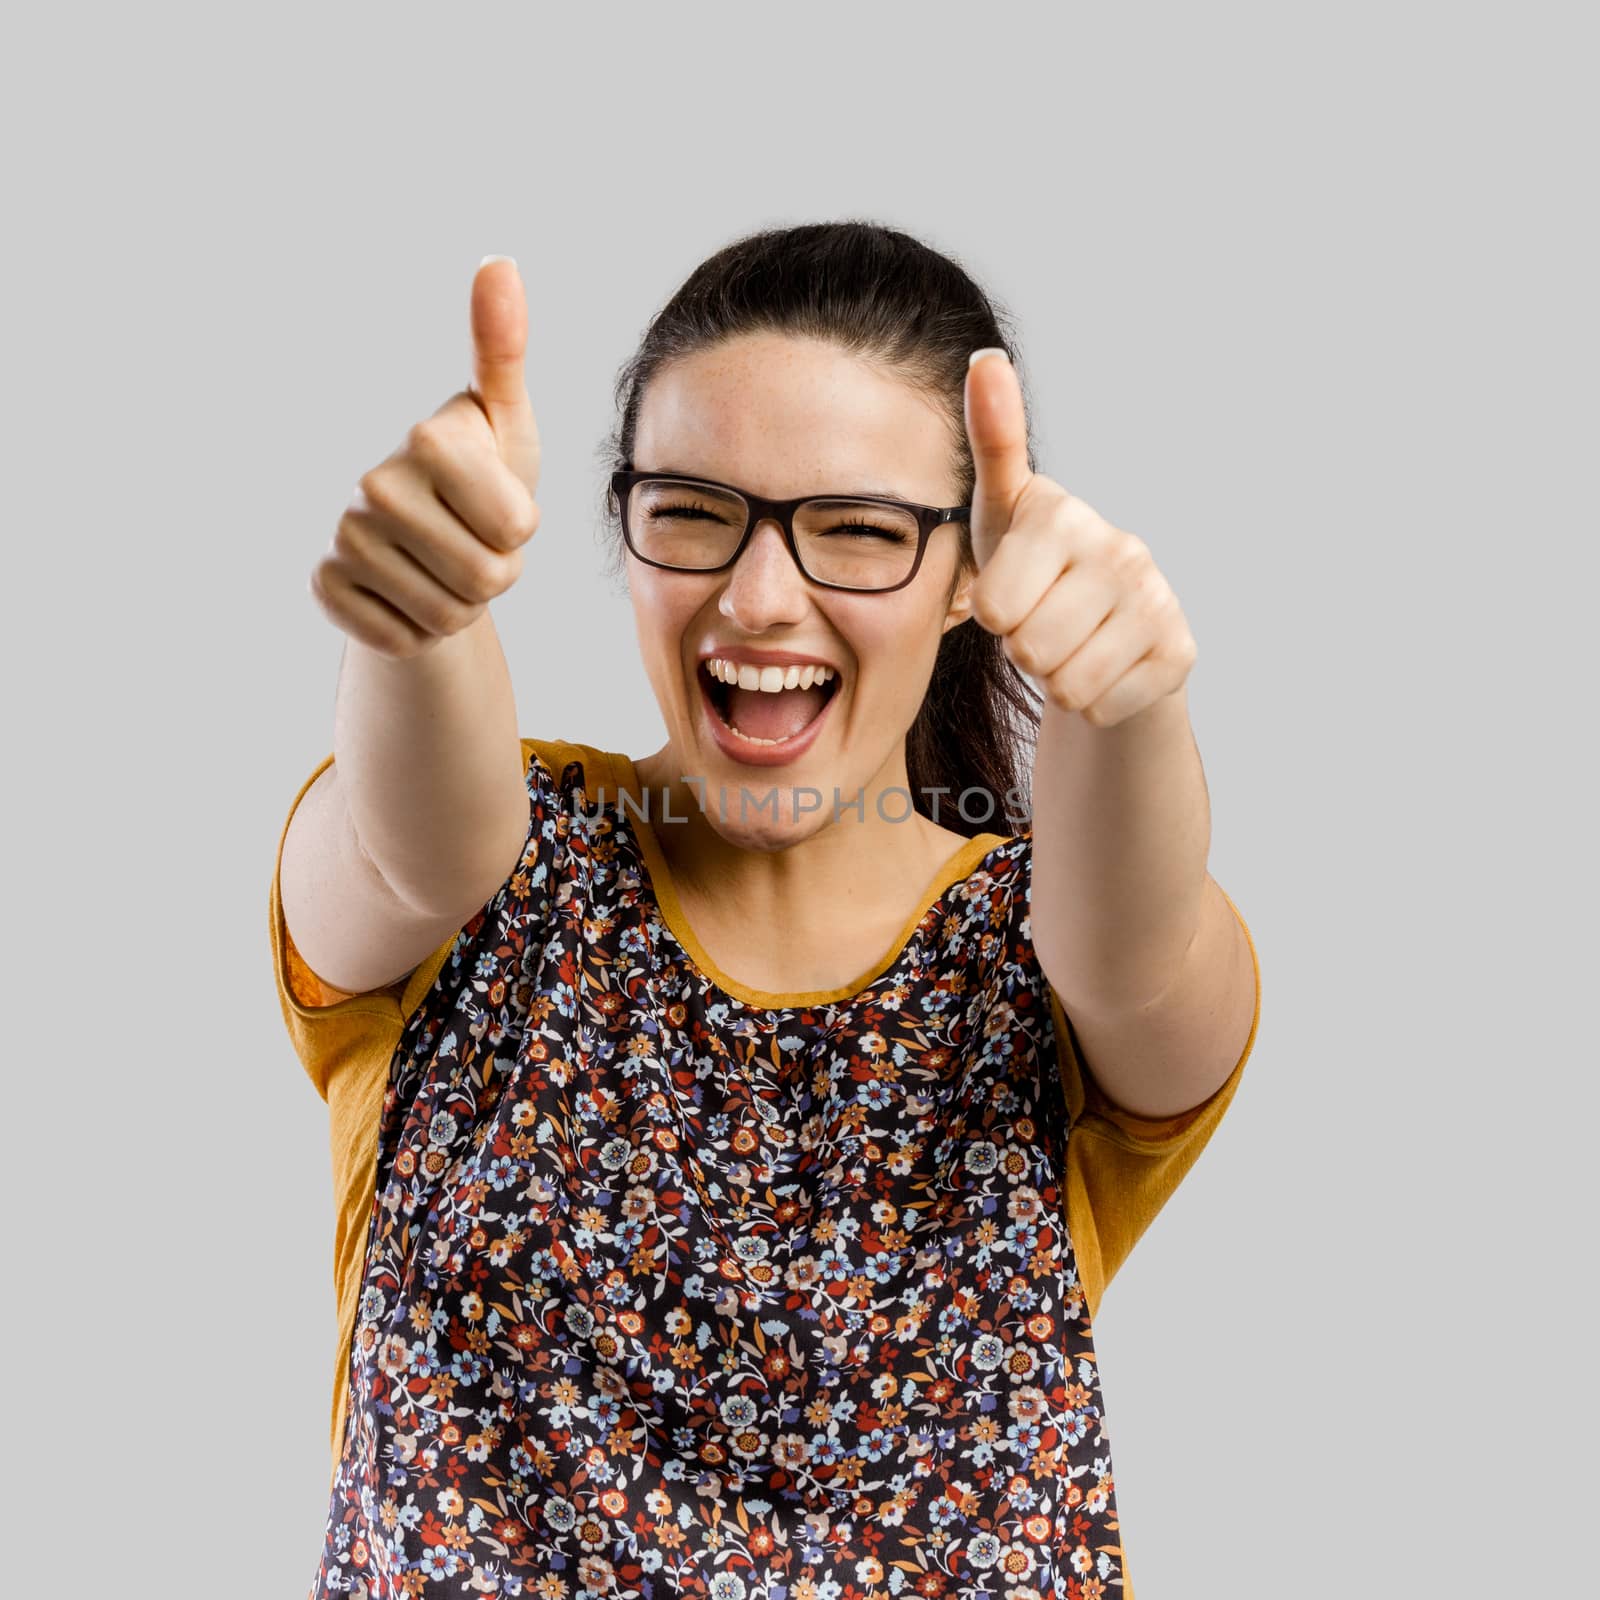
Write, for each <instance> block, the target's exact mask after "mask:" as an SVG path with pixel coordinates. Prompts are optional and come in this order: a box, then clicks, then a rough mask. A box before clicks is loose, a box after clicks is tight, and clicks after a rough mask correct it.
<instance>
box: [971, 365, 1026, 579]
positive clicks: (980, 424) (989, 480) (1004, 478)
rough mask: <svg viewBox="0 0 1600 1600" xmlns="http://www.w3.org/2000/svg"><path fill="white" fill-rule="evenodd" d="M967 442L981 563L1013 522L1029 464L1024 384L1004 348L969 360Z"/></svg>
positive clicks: (974, 532) (974, 528)
mask: <svg viewBox="0 0 1600 1600" xmlns="http://www.w3.org/2000/svg"><path fill="white" fill-rule="evenodd" d="M966 407H967V442H968V443H969V444H970V445H971V446H972V464H973V471H974V476H975V480H976V481H975V482H974V484H973V490H972V544H973V553H974V554H975V555H976V556H977V559H978V564H979V566H980V567H981V566H982V565H983V564H984V563H985V562H986V561H987V560H988V559H989V557H990V556H991V555H993V553H994V549H995V546H996V545H997V544H998V543H999V541H1000V539H1001V537H1002V535H1004V533H1005V532H1006V530H1007V529H1008V528H1009V527H1010V526H1011V518H1012V513H1013V510H1014V508H1015V506H1016V503H1017V500H1018V498H1019V497H1020V495H1021V494H1022V491H1023V490H1024V489H1025V488H1027V486H1028V481H1029V479H1031V478H1032V477H1033V471H1032V469H1031V468H1030V467H1029V466H1028V418H1027V414H1026V412H1025V411H1024V409H1023V404H1022V384H1021V383H1020V382H1019V381H1018V378H1017V374H1016V369H1015V368H1014V367H1013V366H1012V365H1011V362H1010V360H1009V359H1008V357H1007V356H1006V353H1005V351H1004V350H998V349H985V350H978V351H975V352H974V353H973V357H972V360H971V361H970V362H969V363H968V366H967V393H966Z"/></svg>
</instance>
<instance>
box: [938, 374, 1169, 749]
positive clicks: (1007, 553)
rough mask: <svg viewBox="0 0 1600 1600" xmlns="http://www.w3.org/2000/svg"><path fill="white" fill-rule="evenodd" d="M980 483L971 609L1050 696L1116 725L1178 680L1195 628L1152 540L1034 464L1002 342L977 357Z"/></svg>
mask: <svg viewBox="0 0 1600 1600" xmlns="http://www.w3.org/2000/svg"><path fill="white" fill-rule="evenodd" d="M966 423H967V439H968V441H969V443H970V444H971V446H972V459H973V462H974V465H975V467H976V471H977V483H976V485H975V487H974V489H973V494H972V544H973V554H974V556H975V557H976V559H977V563H978V576H977V577H976V579H975V580H974V581H973V585H972V591H971V600H972V613H973V616H974V617H975V618H976V619H977V621H978V623H979V624H980V625H981V626H982V627H984V628H987V629H988V630H989V632H990V633H994V634H998V635H1000V637H1001V638H1002V639H1003V640H1004V649H1005V652H1006V655H1007V656H1008V657H1010V659H1011V661H1012V662H1013V663H1014V664H1015V665H1016V667H1017V668H1018V669H1019V670H1020V671H1022V672H1024V673H1026V674H1027V675H1028V676H1029V677H1030V678H1032V679H1034V680H1035V681H1036V682H1037V683H1038V684H1039V686H1040V688H1041V690H1042V691H1043V692H1044V693H1045V695H1046V696H1047V697H1048V699H1049V701H1050V703H1051V704H1052V705H1055V706H1058V707H1060V708H1061V709H1062V710H1063V711H1077V712H1079V713H1081V714H1082V716H1083V719H1084V720H1085V721H1086V722H1088V723H1090V724H1091V725H1092V726H1094V727H1097V728H1109V727H1112V726H1114V725H1115V724H1117V723H1119V722H1125V721H1127V720H1128V719H1129V718H1130V717H1133V716H1136V715H1137V714H1138V713H1139V712H1141V711H1143V710H1144V709H1145V708H1146V707H1147V706H1150V705H1153V704H1154V703H1155V702H1156V701H1158V700H1161V699H1164V698H1165V697H1166V696H1167V695H1170V694H1173V693H1175V692H1176V691H1177V690H1179V689H1180V688H1181V687H1182V686H1183V684H1184V683H1185V681H1186V680H1187V679H1188V676H1189V669H1190V668H1191V667H1192V666H1193V665H1194V661H1195V653H1196V652H1195V641H1194V635H1193V634H1192V633H1190V631H1189V624H1188V622H1187V621H1186V620H1185V619H1184V615H1183V610H1182V608H1181V607H1180V606H1179V604H1178V600H1177V596H1176V595H1174V594H1173V592H1172V589H1171V587H1170V586H1169V585H1168V583H1167V580H1166V579H1165V578H1164V577H1163V576H1162V574H1161V572H1160V571H1159V569H1158V568H1157V567H1156V564H1155V562H1154V560H1153V559H1152V558H1151V554H1150V550H1149V547H1148V546H1147V545H1146V544H1145V543H1144V541H1143V540H1142V539H1139V538H1138V537H1136V536H1135V535H1134V534H1131V533H1125V532H1123V531H1122V529H1120V528H1114V527H1113V526H1112V525H1111V524H1110V523H1109V522H1107V521H1106V519H1105V518H1104V517H1102V516H1101V515H1100V514H1099V512H1097V511H1096V510H1095V509H1094V508H1093V507H1092V506H1090V505H1087V504H1086V503H1085V502H1084V501H1082V500H1080V499H1078V498H1077V496H1076V495H1072V494H1068V492H1067V491H1066V490H1065V489H1063V488H1062V487H1061V485H1060V484H1058V483H1055V482H1052V481H1051V479H1049V478H1046V477H1044V476H1042V475H1041V474H1039V473H1036V472H1033V471H1030V470H1029V467H1028V444H1027V420H1026V415H1025V412H1024V410H1023V404H1022V386H1021V384H1020V383H1019V382H1018V380H1017V375H1016V371H1015V369H1014V368H1013V367H1012V365H1011V363H1010V361H1008V360H1007V359H1006V357H1005V353H1004V351H997V352H993V353H991V352H987V351H980V352H978V354H977V355H976V356H974V358H973V361H972V363H971V365H970V366H969V367H968V369H967V391H966Z"/></svg>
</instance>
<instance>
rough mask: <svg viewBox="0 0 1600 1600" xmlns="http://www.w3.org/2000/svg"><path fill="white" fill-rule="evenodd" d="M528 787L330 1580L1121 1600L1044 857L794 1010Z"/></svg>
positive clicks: (393, 1224)
mask: <svg viewBox="0 0 1600 1600" xmlns="http://www.w3.org/2000/svg"><path fill="white" fill-rule="evenodd" d="M527 780H528V787H529V792H530V796H531V800H532V807H531V825H530V829H529V834H528V838H527V841H526V845H525V848H524V851H523V855H522V858H521V860H520V862H519V863H518V865H517V867H516V870H515V871H514V872H513V873H512V875H511V877H510V878H509V879H508V880H507V882H506V883H505V884H504V885H503V887H502V888H501V889H500V890H499V891H498V892H497V894H496V895H495V896H494V898H493V899H492V900H490V901H489V903H488V904H487V905H486V906H485V907H484V908H483V909H482V910H481V911H480V912H479V913H478V914H477V915H476V916H475V917H474V918H473V919H472V920H471V921H470V922H469V923H467V925H466V926H465V927H463V928H462V929H461V931H460V933H459V934H458V935H457V937H456V939H455V941H454V944H453V945H452V947H451V949H450V953H449V956H448V958H447V959H446V960H445V962H444V965H443V967H442V968H441V969H440V971H439V974H438V977H437V978H436V980H435V981H434V983H433V985H432V987H431V989H430V990H429V991H428V993H427V994H426V995H425V997H424V999H423V1001H422V1003H421V1004H420V1005H419V1006H418V1007H417V1008H416V1010H415V1011H414V1012H413V1014H412V1015H411V1016H410V1018H409V1020H408V1021H407V1022H406V1025H405V1027H404V1031H403V1033H402V1035H401V1038H400V1043H399V1045H398V1048H397V1049H396V1051H395V1053H394V1057H393V1060H392V1062H391V1064H390V1068H389V1076H388V1080H387V1083H386V1085H385V1089H384V1098H383V1107H382V1114H381V1120H380V1123H379V1127H378V1134H377V1169H376V1185H375V1192H374V1195H373V1202H372V1212H371V1222H370V1228H369V1232H368V1237H367V1248H366V1257H365V1264H364V1269H363V1273H362V1280H361V1290H360V1303H359V1310H358V1313H357V1317H356V1324H355V1335H354V1338H353V1340H352V1343H351V1348H350V1365H349V1374H348V1378H349V1387H348V1394H347V1399H346V1406H347V1423H346V1427H345V1430H344V1443H343V1449H342V1453H341V1455H340V1458H339V1461H338V1465H337V1468H336V1471H335V1473H334V1479H333V1489H332V1498H331V1503H330V1505H329V1510H328V1519H327V1526H326V1531H325V1538H324V1544H323V1550H322V1555H321V1558H320V1561H319V1565H318V1570H317V1575H316V1579H315V1581H314V1584H313V1588H312V1594H313V1596H314V1597H319V1600H320V1597H322V1596H328V1595H354V1596H360V1597H368V1600H378V1597H383V1600H388V1597H390V1596H400V1595H411V1596H415V1595H439V1596H453V1595H527V1596H539V1597H541V1600H583V1597H588V1596H608V1595H622V1596H644V1597H651V1600H655V1597H662V1596H670V1595H680V1594H690V1595H704V1596H710V1597H712V1600H878V1597H884V1596H893V1595H902V1594H904V1595H908V1596H909V1595H911V1594H913V1593H914V1594H916V1595H922V1596H929V1597H944V1596H950V1597H958V1596H959V1597H968V1596H973V1597H976V1596H991V1597H994V1600H1043V1597H1063V1600H1064V1597H1071V1600H1080V1597H1081V1600H1097V1597H1101V1596H1109V1595H1115V1596H1126V1595H1127V1594H1129V1593H1130V1592H1131V1591H1130V1590H1129V1589H1127V1588H1126V1587H1125V1586H1124V1582H1123V1574H1122V1558H1121V1548H1120V1543H1119V1538H1118V1524H1117V1506H1116V1493H1115V1485H1114V1480H1113V1474H1112V1465H1111V1450H1110V1443H1109V1440H1108V1437H1107V1431H1106V1422H1105V1413H1104V1406H1103V1403H1102V1396H1101V1389H1100V1381H1099V1375H1098V1371H1097V1368H1096V1362H1095V1351H1094V1341H1093V1335H1092V1329H1091V1327H1090V1319H1089V1312H1088V1307H1087V1303H1086V1299H1085V1295H1084V1292H1083V1288H1082V1285H1081V1284H1080V1280H1079V1275H1078V1269H1077V1264H1076V1261H1075V1259H1074V1255H1073V1246H1072V1240H1071V1239H1070V1237H1069V1236H1068V1231H1067V1224H1066V1206H1065V1199H1064V1193H1063V1172H1064V1154H1065V1144H1066V1137H1067V1118H1066V1114H1065V1108H1064V1105H1063V1101H1062V1093H1061V1087H1060V1078H1059V1073H1058V1067H1057V1041H1056V1039H1055V1037H1054V1029H1053V1027H1052V1022H1051V1013H1050V1007H1049V1004H1048V990H1047V985H1046V980H1045V979H1044V977H1043V975H1042V974H1041V972H1040V970H1039V967H1038V964H1037V962H1036V960H1035V957H1034V952H1033V948H1032V943H1031V938H1030V928H1029V921H1028V905H1029V875H1030V870H1031V864H1032V853H1031V840H1030V838H1029V837H1028V836H1027V835H1022V836H1017V837H1009V838H1008V837H1005V836H1002V835H998V834H995V835H984V836H981V838H980V839H979V840H977V841H970V844H971V846H972V848H971V849H970V850H969V851H967V852H966V853H965V855H966V857H967V858H971V859H973V860H974V863H975V864H973V865H972V867H971V869H970V870H969V871H967V872H966V873H965V874H964V875H962V876H960V877H959V878H958V879H957V880H956V881H954V882H951V883H950V884H949V886H948V887H947V888H946V889H945V890H944V891H943V893H942V894H940V895H938V897H937V898H936V899H934V901H933V902H932V903H931V904H930V905H929V906H928V908H927V911H926V913H925V914H924V915H923V916H922V917H921V920H920V921H919V922H917V924H916V925H915V927H914V929H913V931H912V932H911V935H910V937H909V939H907V940H906V941H905V943H904V944H903V946H902V947H901V948H900V950H899V952H898V954H897V955H896V956H895V957H894V958H893V959H892V961H891V962H890V964H889V965H887V967H886V968H884V970H882V971H880V972H879V973H878V975H877V976H876V977H873V978H872V979H871V980H870V981H869V982H867V983H866V984H865V986H864V987H861V988H860V989H859V990H858V991H857V992H855V993H849V994H842V995H839V996H837V997H833V998H827V999H824V1000H821V1001H818V1000H817V999H815V997H811V996H793V997H777V998H779V999H782V1000H785V1001H786V1002H791V1003H782V1004H775V1005H771V1006H767V1005H761V1004H755V1003H752V1002H751V1000H750V999H749V998H748V997H746V998H741V997H740V995H738V994H736V993H733V992H730V989H729V988H724V987H721V986H719V984H718V983H717V982H715V981H713V979H712V977H710V976H709V975H708V974H707V973H706V972H705V971H704V970H702V966H701V964H699V963H697V962H696V961H695V960H694V959H693V957H692V956H691V954H690V951H689V950H688V949H687V948H686V947H685V945H684V944H683V943H682V942H680V940H679V939H678V937H677V936H676V934H675V933H674V932H673V930H672V928H671V927H669V925H668V922H667V920H666V919H665V918H664V917H663V915H662V906H661V902H660V900H658V898H657V892H656V885H655V881H654V879H653V876H652V872H651V867H650V862H651V860H652V859H653V860H655V862H656V863H657V871H658V874H659V873H660V871H661V867H660V857H659V854H658V853H657V851H656V849H654V848H652V845H653V841H652V840H651V839H650V837H649V826H648V824H642V823H641V822H640V819H639V817H638V815H637V810H636V809H630V808H629V807H628V806H619V805H618V804H617V797H616V796H614V795H613V796H601V797H599V798H596V797H595V796H594V795H593V794H592V793H591V788H592V785H591V784H590V783H589V782H588V780H587V778H586V775H585V772H584V769H583V765H582V763H580V762H569V763H567V764H566V765H565V766H564V769H563V770H562V772H561V773H560V776H559V779H557V777H556V776H555V774H553V773H552V772H551V771H550V770H549V769H548V768H547V767H546V766H545V764H544V762H543V761H541V760H540V759H539V757H538V756H537V755H534V757H533V758H532V759H531V760H530V761H529V764H528V769H527ZM641 834H642V835H643V836H644V837H643V839H641ZM991 841H992V842H991ZM666 892H667V893H670V889H668V890H667V891H666ZM707 964H709V963H707Z"/></svg>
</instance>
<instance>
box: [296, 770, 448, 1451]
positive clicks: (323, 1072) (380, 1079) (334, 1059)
mask: <svg viewBox="0 0 1600 1600" xmlns="http://www.w3.org/2000/svg"><path fill="white" fill-rule="evenodd" d="M332 762H333V757H332V756H331V755H329V756H327V757H325V758H324V759H323V760H322V761H320V762H318V764H317V766H316V767H315V769H314V770H313V771H312V773H311V775H310V776H309V777H308V778H307V779H306V780H305V782H304V783H302V784H301V785H300V789H299V792H298V793H297V794H296V795H295V797H294V800H293V802H292V803H291V805H290V807H289V813H288V816H287V817H286V818H285V819H284V824H283V828H282V831H281V832H280V833H279V835H278V852H277V859H276V861H275V863H274V866H273V872H272V886H271V890H270V893H269V897H268V913H269V922H270V929H271V941H272V969H273V977H274V981H275V983H276V985H277V990H278V1004H279V1007H280V1008H281V1010H282V1012H283V1020H284V1025H285V1027H286V1028H287V1029H288V1033H289V1040H290V1043H291V1044H292V1045H293V1047H294V1052H295V1054H296V1056H298V1057H299V1060H300V1064H301V1066H303V1067H304V1068H305V1072H306V1076H307V1077H309V1078H310V1080H311V1083H312V1086H313V1087H314V1088H315V1089H316V1091H317V1093H318V1094H319V1095H320V1096H321V1097H322V1098H323V1099H324V1100H325V1101H326V1102H327V1104H328V1145H329V1153H330V1156H331V1158H332V1176H333V1206H334V1229H333V1288H334V1300H335V1304H336V1306H337V1308H338V1336H337V1337H338V1343H337V1346H336V1351H335V1358H334V1388H333V1406H332V1412H331V1416H330V1429H331V1434H332V1445H333V1454H334V1460H335V1463H336V1464H337V1460H338V1456H339V1453H340V1451H341V1449H342V1447H343V1443H344V1408H345V1391H346V1387H347V1376H348V1373H347V1363H348V1360H349V1353H350V1340H351V1336H352V1334H353V1332H354V1329H355V1322H356V1306H357V1301H358V1298H359V1291H360V1284H361V1267H362V1261H363V1258H364V1256H365V1252H366V1241H367V1230H368V1226H369V1224H370V1222H371V1213H372V1201H373V1192H374V1176H375V1172H376V1167H377V1155H378V1152H377V1141H378V1124H379V1121H380V1118H381V1116H382V1112H383V1096H384V1091H385V1088H386V1086H387V1084H388V1078H389V1065H390V1062H391V1060H392V1059H393V1056H394V1052H395V1049H396V1047H397V1046H398V1044H399V1042H400V1035H401V1033H402V1032H403V1031H404V1026H405V1022H406V1019H407V1017H408V1016H409V1015H410V1013H411V1012H412V1011H413V1010H414V1009H415V1008H416V1006H417V1005H418V1004H419V1003H420V1002H421V1000H422V998H423V996H424V995H425V994H426V992H427V990H428V987H429V986H430V985H431V983H432V982H433V979H434V978H435V976H437V974H438V971H439V968H440V967H441V966H442V965H443V962H444V959H445V957H446V956H447V955H448V953H449V950H450V947H451V946H452V945H453V944H454V942H455V936H454V935H451V937H450V938H448V939H446V940H445V941H444V943H443V944H441V945H440V947H439V948H438V949H437V950H436V951H434V953H433V954H432V955H431V956H430V957H429V958H428V959H427V960H426V961H424V962H423V963H422V964H421V965H420V966H418V967H417V968H416V970H415V971H414V972H412V973H411V974H410V975H409V976H408V977H407V978H404V979H401V980H399V981H397V982H396V983H394V984H392V985H390V986H389V987H388V988H384V989H374V990H371V991H369V992H367V993H365V994H356V995H347V994H345V992H344V991H343V990H338V989H334V988H333V987H332V986H331V985H327V984H325V983H323V981H322V980H321V979H319V978H318V977H317V976H316V974H315V973H313V972H312V971H311V969H310V968H309V967H307V966H306V965H305V963H304V961H303V960H302V959H301V958H300V955H299V952H298V951H297V950H295V948H294V941H293V940H292V939H291V938H290V937H289V930H288V927H287V925H286V924H285V922H284V918H283V898H282V884H281V873H282V869H283V841H284V840H285V838H287V837H288V833H289V823H290V822H291V821H292V820H293V818H294V813H295V810H296V809H297V807H298V806H299V804H300V802H301V801H302V800H303V799H304V798H305V795H306V791H307V790H309V789H310V787H311V785H312V784H313V783H314V782H315V781H316V780H317V778H318V776H319V775H320V774H321V773H322V772H323V771H324V770H325V769H326V768H327V767H329V766H330V765H331V764H332Z"/></svg>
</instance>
